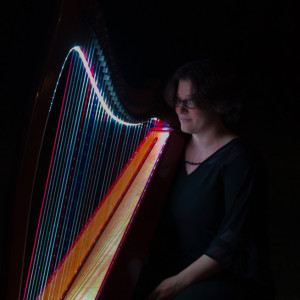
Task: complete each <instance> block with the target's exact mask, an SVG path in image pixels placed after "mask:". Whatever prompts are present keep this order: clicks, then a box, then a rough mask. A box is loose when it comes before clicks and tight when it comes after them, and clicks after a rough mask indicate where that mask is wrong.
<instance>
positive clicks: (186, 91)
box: [177, 80, 192, 99]
mask: <svg viewBox="0 0 300 300" xmlns="http://www.w3.org/2000/svg"><path fill="white" fill-rule="evenodd" d="M177 94H178V96H179V97H180V98H182V99H184V98H186V97H187V96H192V84H191V82H190V81H189V80H179V82H178V91H177Z"/></svg>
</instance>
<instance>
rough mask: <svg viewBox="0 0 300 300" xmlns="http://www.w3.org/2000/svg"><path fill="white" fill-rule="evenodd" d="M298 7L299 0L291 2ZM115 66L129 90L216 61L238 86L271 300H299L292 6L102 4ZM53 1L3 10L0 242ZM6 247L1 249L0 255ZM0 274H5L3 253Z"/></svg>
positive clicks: (115, 0) (299, 178)
mask: <svg viewBox="0 0 300 300" xmlns="http://www.w3.org/2000/svg"><path fill="white" fill-rule="evenodd" d="M295 2H296V1H295ZM99 3H100V7H101V11H102V15H103V17H104V19H105V22H106V25H107V28H108V33H109V37H110V40H111V45H112V47H113V52H114V56H115V60H116V63H117V65H118V66H119V67H120V70H121V71H122V73H123V74H122V75H123V77H124V78H125V79H126V80H127V82H128V84H129V85H131V86H132V87H134V88H135V89H143V88H144V87H145V86H148V87H149V86H150V87H151V85H156V84H161V85H163V84H165V82H166V80H167V78H168V77H169V76H170V75H171V74H172V72H173V71H174V70H175V69H176V68H177V67H178V66H180V65H181V64H182V63H184V62H187V61H190V60H194V59H199V58H203V57H214V56H216V57H222V58H225V59H227V60H229V61H230V62H231V63H232V64H233V65H234V66H235V68H236V69H237V71H238V74H239V76H240V78H241V79H242V81H243V88H244V92H245V95H246V105H245V108H244V113H243V120H242V122H241V135H242V136H244V137H246V138H247V139H248V140H249V141H250V142H252V143H253V144H255V146H256V147H257V148H258V149H259V150H260V151H261V152H262V154H263V155H264V157H265V161H266V164H267V166H268V169H269V183H270V192H269V198H270V241H271V250H272V252H271V262H272V270H273V274H274V279H275V282H276V287H277V293H276V294H277V298H276V299H287V300H294V299H300V288H299V284H298V283H299V279H300V276H299V269H300V259H299V253H300V241H299V233H300V232H299V227H300V226H299V219H300V218H299V214H300V213H299V212H300V204H299V203H300V158H299V148H300V147H299V130H298V127H299V123H300V121H299V119H300V116H299V108H300V105H299V86H300V85H299V83H300V82H299V79H300V78H299V77H300V76H299V67H300V65H299V55H300V54H299V53H300V47H299V24H298V20H297V19H299V17H298V14H297V9H296V3H294V2H292V1H281V2H280V1H271V0H261V1H250V0H244V1H234V0H229V1H222V0H212V1H209V0H206V1H190V0H187V1H181V2H171V3H167V2H166V1H165V2H164V1H154V0H152V1H142V0H140V1H133V0H131V1H121V0H110V1H104V0H102V1H100V0H99ZM56 5H57V3H56V2H55V1H49V0H47V1H46V0H45V1H37V0H32V1H20V0H18V1H14V2H10V3H8V4H7V5H6V8H5V9H3V8H2V17H1V23H2V24H1V31H2V33H1V41H2V45H3V46H2V51H1V52H3V54H2V55H1V65H2V66H3V67H4V68H2V77H3V79H2V80H1V81H2V85H3V87H2V89H1V90H2V97H1V104H0V108H1V110H0V111H1V123H2V124H1V125H2V126H1V207H2V209H1V245H4V244H5V243H6V241H7V240H9V230H8V228H9V222H10V219H11V215H10V213H11V205H12V203H13V201H14V191H15V184H16V179H17V175H18V170H19V167H20V161H21V156H22V152H23V148H24V145H25V142H26V134H27V130H28V126H29V120H30V116H31V113H32V109H33V104H34V94H35V92H36V91H37V86H38V82H39V76H40V75H41V68H42V66H43V62H44V61H45V59H46V55H47V49H48V47H49V41H50V40H51V37H52V36H53V30H54V28H55V27H54V25H55V22H54V21H53V16H54V15H55V12H56V9H57V6H56ZM2 249H4V247H3V248H2ZM2 249H1V275H2V276H3V277H5V272H6V269H5V268H6V267H7V266H6V264H5V255H6V254H7V253H5V251H2Z"/></svg>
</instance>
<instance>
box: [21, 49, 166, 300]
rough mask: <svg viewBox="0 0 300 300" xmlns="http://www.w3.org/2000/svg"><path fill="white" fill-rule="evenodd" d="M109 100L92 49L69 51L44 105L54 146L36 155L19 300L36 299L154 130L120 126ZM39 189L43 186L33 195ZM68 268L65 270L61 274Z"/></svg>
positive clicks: (110, 92) (151, 123) (152, 123)
mask: <svg viewBox="0 0 300 300" xmlns="http://www.w3.org/2000/svg"><path fill="white" fill-rule="evenodd" d="M100 49H101V48H100ZM73 51H75V52H73ZM70 54H71V55H70ZM98 55H99V56H100V57H99V56H98ZM111 100H112V101H115V102H116V101H117V96H116V94H115V91H114V89H113V85H112V83H111V81H110V78H109V73H108V70H107V67H106V62H105V58H104V57H103V56H102V52H101V51H99V47H95V44H93V43H92V44H91V45H90V46H89V47H87V48H80V47H78V46H76V47H74V48H72V49H71V50H70V51H69V52H68V54H67V56H66V58H65V61H64V64H63V66H62V68H61V71H60V74H59V77H58V80H57V84H56V86H55V90H54V93H53V96H52V101H51V104H50V108H49V118H48V124H47V128H46V131H45V141H46V143H45V144H46V145H48V144H49V145H50V143H51V144H52V143H53V148H52V151H51V153H50V150H49V149H48V146H47V147H45V149H46V150H47V151H44V150H43V149H44V148H43V147H42V151H41V154H40V155H41V157H42V158H43V159H41V162H43V161H46V160H49V167H48V166H46V165H45V168H44V170H43V168H41V172H40V173H38V174H42V176H40V175H37V178H40V177H43V176H44V178H45V182H44V181H43V180H41V182H40V181H37V182H36V183H35V184H36V185H37V188H36V190H37V192H35V197H36V199H40V200H41V212H40V215H39V219H38V220H37V223H38V226H37V231H36V235H35V239H34V245H33V251H32V257H31V260H30V262H29V270H28V277H27V281H26V284H25V285H26V287H25V290H24V298H23V299H24V300H25V299H26V300H32V299H38V298H36V297H39V296H38V295H40V294H41V292H42V290H43V288H44V287H45V285H46V283H47V281H49V280H50V278H51V276H52V275H51V274H55V270H57V269H58V268H59V266H60V265H61V264H62V261H63V260H64V257H66V255H67V253H68V251H69V250H70V249H71V245H72V244H73V243H74V241H75V240H76V239H77V237H78V236H79V233H80V231H81V230H82V228H84V226H85V224H87V222H88V220H89V218H90V217H91V216H92V214H93V211H94V209H95V208H96V207H97V206H98V205H99V203H100V202H101V201H102V199H104V195H105V194H106V192H107V191H108V189H109V188H110V187H111V185H112V184H113V182H114V181H115V179H116V178H117V177H118V174H120V172H121V171H122V170H123V167H124V166H125V164H126V163H127V162H128V160H129V159H130V157H131V156H132V154H133V152H134V151H135V149H136V148H137V147H138V145H139V144H140V142H141V141H142V140H143V139H144V138H145V136H146V135H147V134H148V132H149V131H152V128H153V127H155V129H157V128H156V127H159V128H160V127H161V124H160V121H159V120H157V119H156V118H153V119H151V120H148V121H147V122H144V123H130V121H128V122H126V121H124V120H125V119H126V116H124V117H123V115H122V112H121V116H122V117H120V116H119V115H116V114H118V113H119V111H118V108H117V113H116V112H114V107H115V106H114V105H115V102H111ZM117 106H118V105H117ZM124 125H125V126H124ZM48 129H49V130H48ZM54 129H55V130H54ZM45 159H46V160H45ZM41 185H43V186H44V189H43V190H41V191H39V187H40V186H41ZM71 265H72V263H71ZM68 268H69V265H65V266H64V269H63V270H62V271H63V273H64V272H67V271H68ZM68 272H69V271H68ZM50 275H51V276H50ZM53 297H54V298H53V299H56V298H55V292H54V291H53ZM40 299H42V297H41V298H40Z"/></svg>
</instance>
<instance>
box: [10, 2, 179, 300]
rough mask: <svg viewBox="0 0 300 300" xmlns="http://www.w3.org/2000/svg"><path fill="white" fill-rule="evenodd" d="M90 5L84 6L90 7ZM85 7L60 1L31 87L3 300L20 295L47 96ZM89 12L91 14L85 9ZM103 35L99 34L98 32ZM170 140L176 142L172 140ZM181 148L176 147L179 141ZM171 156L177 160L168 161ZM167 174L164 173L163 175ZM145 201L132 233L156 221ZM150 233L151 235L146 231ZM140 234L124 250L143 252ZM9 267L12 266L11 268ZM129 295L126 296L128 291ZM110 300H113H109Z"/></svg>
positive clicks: (78, 37) (80, 32)
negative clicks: (32, 93)
mask: <svg viewBox="0 0 300 300" xmlns="http://www.w3.org/2000/svg"><path fill="white" fill-rule="evenodd" d="M91 2H92V1H90V2H89V3H88V5H91V6H92V4H91ZM84 9H85V6H82V3H81V2H80V1H75V2H72V1H71V0H64V1H62V3H61V5H60V8H59V14H58V16H57V19H56V29H55V33H54V34H53V39H52V42H51V45H50V49H49V52H48V54H47V60H46V64H45V67H44V71H43V76H42V80H41V82H40V83H39V87H38V88H37V93H36V96H35V103H34V107H33V112H32V117H31V120H30V124H29V127H28V133H27V143H26V145H25V148H24V152H23V158H22V163H21V167H20V171H19V176H18V180H17V186H16V193H15V201H14V205H13V219H12V222H11V241H10V248H9V254H10V256H9V258H8V266H9V269H8V276H7V277H8V285H7V290H6V298H7V299H13V300H15V299H21V297H22V295H21V293H22V285H23V283H22V278H23V277H24V276H23V272H24V260H25V249H26V240H27V235H28V224H29V215H30V210H31V204H32V203H31V200H32V193H33V187H34V183H35V176H36V171H37V166H38V162H39V156H40V151H41V147H42V141H43V137H44V134H45V129H46V125H47V120H48V114H49V107H50V104H51V100H52V95H53V91H54V89H55V85H56V81H57V78H58V76H59V73H60V68H61V65H62V64H63V62H64V59H65V56H66V53H67V52H68V51H69V49H71V48H72V47H73V46H74V43H80V42H81V41H85V40H86V36H85V33H86V31H85V30H84V29H83V28H82V20H81V19H80V16H81V15H82V14H81V12H82V10H84ZM89 11H91V9H90V10H89ZM92 18H95V19H97V17H96V15H92ZM104 34H105V33H104ZM177 139H179V140H181V141H182V140H183V137H182V136H181V135H180V134H177V133H176V134H174V135H172V136H171V138H170V141H169V143H168V145H167V148H166V150H165V151H166V157H169V159H167V160H164V161H163V162H162V163H160V164H159V166H158V168H157V171H156V174H157V175H156V174H155V176H154V177H153V180H152V181H151V185H154V184H155V185H156V186H159V187H160V188H158V190H160V191H162V190H165V189H163V187H162V186H164V187H166V186H167V185H168V184H169V183H170V179H169V180H167V182H168V183H167V184H166V181H162V180H161V179H162V177H164V176H165V175H166V172H167V173H172V172H174V170H175V167H176V160H177V158H178V156H179V155H180V153H181V147H176V148H175V150H176V151H175V152H176V153H173V154H172V155H171V154H170V152H174V148H173V149H172V145H174V143H177ZM175 140H176V141H175ZM180 143H181V142H180ZM174 157H177V158H174ZM167 169H168V171H166V170H167ZM165 196H166V192H163V193H160V195H158V194H157V193H155V192H154V191H152V192H150V193H147V195H146V198H150V197H151V198H157V199H159V201H158V203H161V202H162V201H163V199H164V197H165ZM149 203H150V202H149V201H143V203H142V205H141V209H142V210H143V211H147V214H146V215H144V214H143V215H142V213H141V210H139V212H138V213H137V216H136V219H135V221H134V223H135V225H136V226H135V227H136V228H141V227H140V226H139V224H142V223H143V219H144V218H148V219H151V220H152V223H153V224H152V225H151V226H154V224H155V222H156V220H157V218H158V217H159V214H160V211H159V210H156V208H154V207H151V205H150V204H149ZM150 231H151V230H150ZM142 233H143V235H145V234H144V233H145V231H140V230H137V231H133V230H131V231H130V232H129V233H128V238H127V239H126V241H125V242H124V244H125V245H124V246H126V247H129V248H131V247H132V245H133V243H134V241H136V239H137V238H138V239H140V240H141V241H142V243H141V247H146V246H145V245H148V244H149V243H150V240H151V232H149V234H147V235H145V236H146V237H144V238H143V237H142ZM145 255H146V253H145V252H143V251H141V248H140V247H137V248H135V249H134V250H133V251H131V252H129V253H123V252H122V253H121V254H120V255H119V256H118V258H117V260H119V261H121V260H123V259H125V260H126V259H127V260H130V259H133V257H136V256H139V257H140V258H141V259H144V257H145ZM12 266H13V267H12ZM126 272H127V266H125V265H124V264H123V265H122V263H121V264H118V265H115V266H113V267H112V270H111V272H110V274H109V276H108V279H107V282H108V284H106V285H105V287H104V289H103V290H102V292H101V293H102V294H101V299H102V298H103V299H117V297H118V295H117V294H116V295H115V296H113V293H115V292H117V291H116V289H114V288H113V282H114V280H115V279H116V278H117V277H118V276H119V275H118V274H126ZM124 279H125V280H124V282H123V283H122V287H123V288H121V290H122V291H123V289H124V288H125V287H128V283H126V276H125V275H124ZM131 292H132V291H131ZM114 297H115V298H114Z"/></svg>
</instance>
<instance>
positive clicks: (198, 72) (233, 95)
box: [164, 59, 242, 124]
mask: <svg viewBox="0 0 300 300" xmlns="http://www.w3.org/2000/svg"><path fill="white" fill-rule="evenodd" d="M180 80H188V81H190V83H191V85H192V93H193V94H192V98H193V100H194V101H195V102H196V104H197V106H198V107H199V108H212V109H213V110H214V111H215V112H217V113H218V114H219V115H220V117H221V119H222V120H223V122H224V123H229V124H230V123H234V122H236V121H237V120H238V119H239V113H240V110H241V105H242V97H241V93H240V90H239V88H238V86H239V85H238V83H237V78H236V76H235V74H234V72H233V71H232V69H231V68H230V67H229V65H228V64H227V63H225V62H223V61H217V60H212V59H203V60H199V61H193V62H190V63H187V64H185V65H183V66H182V67H180V68H179V69H178V70H177V71H175V73H174V75H173V76H172V78H171V79H170V80H169V82H168V84H167V86H166V88H165V93H164V95H165V100H166V101H167V103H168V104H169V105H170V106H172V107H174V105H175V101H176V96H177V90H178V84H179V81H180Z"/></svg>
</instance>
